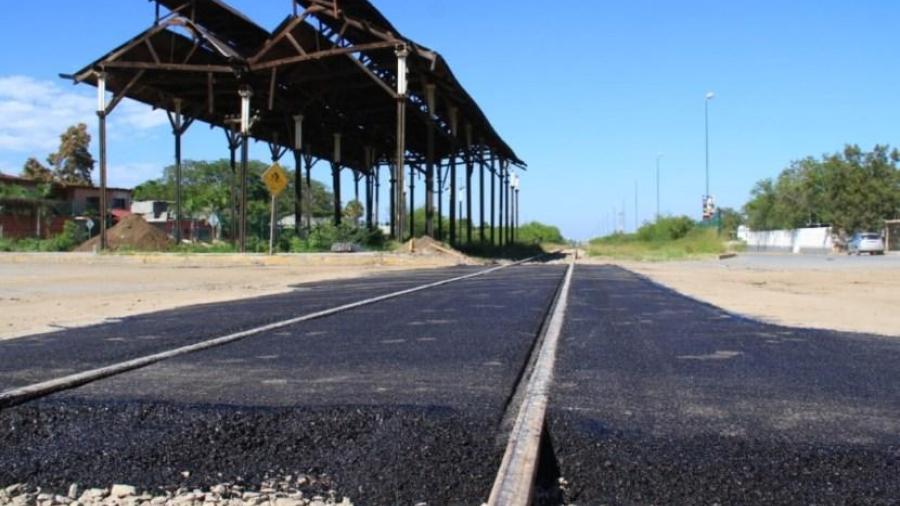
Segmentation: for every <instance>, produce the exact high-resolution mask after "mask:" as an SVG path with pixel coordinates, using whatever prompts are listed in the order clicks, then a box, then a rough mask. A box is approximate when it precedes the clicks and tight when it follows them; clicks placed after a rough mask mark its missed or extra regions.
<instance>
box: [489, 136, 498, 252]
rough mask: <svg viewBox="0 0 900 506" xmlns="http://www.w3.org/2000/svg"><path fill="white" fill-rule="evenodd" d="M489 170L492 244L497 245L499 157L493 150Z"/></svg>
mask: <svg viewBox="0 0 900 506" xmlns="http://www.w3.org/2000/svg"><path fill="white" fill-rule="evenodd" d="M489 171H490V173H491V246H496V244H497V236H496V233H495V232H496V228H497V221H496V217H497V216H496V214H497V213H496V210H497V207H496V204H497V202H496V200H495V198H494V197H495V195H496V193H497V189H496V187H497V185H496V184H494V183H495V177H496V175H497V157H496V156H495V155H494V152H493V151H491V168H490V169H489Z"/></svg>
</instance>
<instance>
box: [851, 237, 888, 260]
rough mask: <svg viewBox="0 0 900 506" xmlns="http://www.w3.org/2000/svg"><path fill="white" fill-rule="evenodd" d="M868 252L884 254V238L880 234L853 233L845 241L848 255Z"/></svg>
mask: <svg viewBox="0 0 900 506" xmlns="http://www.w3.org/2000/svg"><path fill="white" fill-rule="evenodd" d="M863 253H868V254H870V255H884V240H883V239H882V238H881V234H876V233H874V232H860V233H857V234H854V235H853V237H852V238H851V239H850V242H849V243H847V254H848V255H854V254H856V255H862V254H863Z"/></svg>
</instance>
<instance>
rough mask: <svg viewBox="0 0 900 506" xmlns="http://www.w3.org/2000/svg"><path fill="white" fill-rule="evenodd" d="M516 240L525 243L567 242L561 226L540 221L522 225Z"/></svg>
mask: <svg viewBox="0 0 900 506" xmlns="http://www.w3.org/2000/svg"><path fill="white" fill-rule="evenodd" d="M516 241H518V242H520V243H523V244H542V243H553V244H562V243H564V242H566V240H565V238H564V237H563V235H562V233H561V232H560V231H559V228H557V227H555V226H553V225H546V224H544V223H541V222H538V221H532V222H529V223H525V224H524V225H522V226H520V227H519V230H518V231H517V233H516Z"/></svg>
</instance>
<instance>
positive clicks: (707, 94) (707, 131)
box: [703, 91, 716, 205]
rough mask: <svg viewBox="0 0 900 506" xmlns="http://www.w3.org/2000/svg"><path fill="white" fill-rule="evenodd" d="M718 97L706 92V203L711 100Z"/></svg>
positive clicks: (707, 197)
mask: <svg viewBox="0 0 900 506" xmlns="http://www.w3.org/2000/svg"><path fill="white" fill-rule="evenodd" d="M714 98H716V94H715V92H713V91H710V92H707V93H706V100H704V101H703V106H704V107H703V108H704V114H705V118H706V197H705V199H704V205H705V203H706V201H707V200H709V102H710V101H711V100H712V99H714Z"/></svg>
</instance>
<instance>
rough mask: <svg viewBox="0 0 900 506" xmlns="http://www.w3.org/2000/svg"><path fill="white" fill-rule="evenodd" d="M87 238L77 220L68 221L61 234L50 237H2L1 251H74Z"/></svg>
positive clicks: (0, 241)
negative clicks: (16, 238) (76, 222)
mask: <svg viewBox="0 0 900 506" xmlns="http://www.w3.org/2000/svg"><path fill="white" fill-rule="evenodd" d="M84 240H85V234H84V233H83V232H82V230H81V228H80V227H79V226H78V225H76V224H75V222H72V221H67V222H66V224H65V225H64V226H63V231H62V233H61V234H59V235H57V236H56V237H52V238H50V239H31V238H29V239H18V240H15V239H0V251H5V252H7V251H15V252H53V251H72V250H73V249H74V248H75V247H76V246H78V245H79V244H81V243H82V242H83V241H84Z"/></svg>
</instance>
